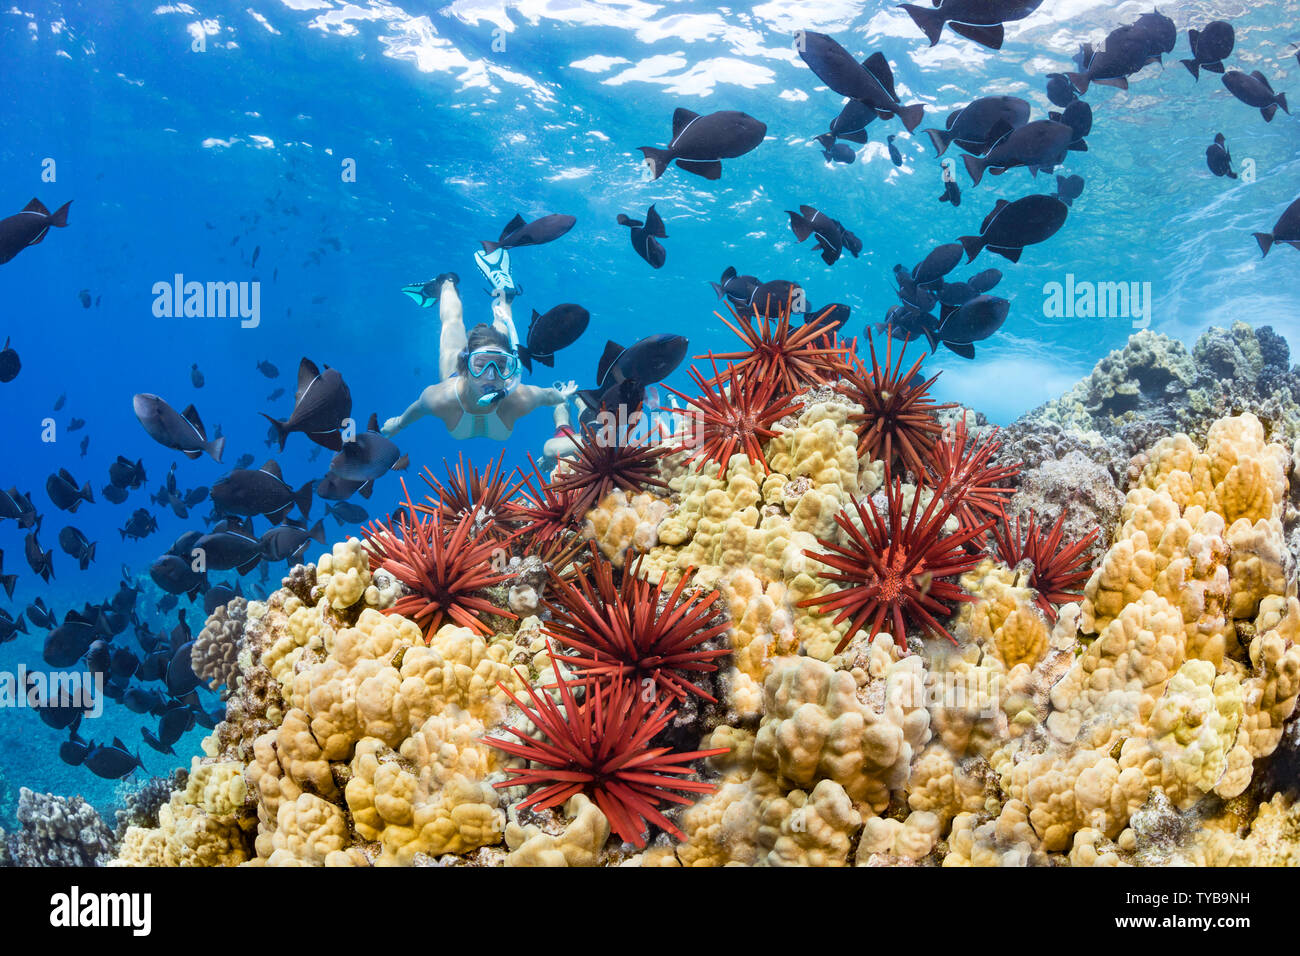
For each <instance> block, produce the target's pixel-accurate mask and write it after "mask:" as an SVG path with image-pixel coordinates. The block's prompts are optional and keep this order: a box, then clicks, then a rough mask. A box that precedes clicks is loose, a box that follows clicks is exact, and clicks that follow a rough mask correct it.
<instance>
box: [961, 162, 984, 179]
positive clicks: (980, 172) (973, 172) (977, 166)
mask: <svg viewBox="0 0 1300 956" xmlns="http://www.w3.org/2000/svg"><path fill="white" fill-rule="evenodd" d="M961 160H962V162H963V163H965V164H966V172H968V173H970V178H971V185H973V186H978V185H979V184H980V180H981V179H982V178H983V177H984V165H985V163H984V160H982V159H980V158H979V157H978V156H970V155H966V156H963V157H962V158H961Z"/></svg>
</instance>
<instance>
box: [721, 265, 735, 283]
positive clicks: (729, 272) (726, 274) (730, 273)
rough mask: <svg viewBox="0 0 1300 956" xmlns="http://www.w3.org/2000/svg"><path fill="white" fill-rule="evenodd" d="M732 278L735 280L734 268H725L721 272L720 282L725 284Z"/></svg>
mask: <svg viewBox="0 0 1300 956" xmlns="http://www.w3.org/2000/svg"><path fill="white" fill-rule="evenodd" d="M734 278H736V267H735V266H727V268H726V269H724V270H723V271H722V281H723V282H726V281H727V280H728V279H734Z"/></svg>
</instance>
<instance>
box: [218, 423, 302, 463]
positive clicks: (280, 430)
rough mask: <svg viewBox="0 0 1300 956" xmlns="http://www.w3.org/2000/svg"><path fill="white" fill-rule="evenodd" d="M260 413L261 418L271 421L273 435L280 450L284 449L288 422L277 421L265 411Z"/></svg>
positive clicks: (287, 435) (287, 433) (287, 434)
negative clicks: (273, 430)
mask: <svg viewBox="0 0 1300 956" xmlns="http://www.w3.org/2000/svg"><path fill="white" fill-rule="evenodd" d="M261 414H262V417H263V418H265V419H266V420H267V421H268V422H270V423H271V427H272V428H274V429H275V437H276V440H277V441H279V443H280V451H284V441H285V439H286V438H288V437H289V429H288V427H287V426H288V424H289V423H288V422H281V421H277V420H276V419H274V418H272V417H271V416H270V415H268V414H266V412H262V413H261ZM218 460H220V459H218Z"/></svg>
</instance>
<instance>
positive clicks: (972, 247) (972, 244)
mask: <svg viewBox="0 0 1300 956" xmlns="http://www.w3.org/2000/svg"><path fill="white" fill-rule="evenodd" d="M957 241H958V242H960V243H961V247H962V248H963V249H965V250H966V261H967V262H973V261H974V260H975V257H976V256H978V255H979V254H980V250H981V249H983V248H984V240H983V238H982V237H980V236H959V237H958V238H957Z"/></svg>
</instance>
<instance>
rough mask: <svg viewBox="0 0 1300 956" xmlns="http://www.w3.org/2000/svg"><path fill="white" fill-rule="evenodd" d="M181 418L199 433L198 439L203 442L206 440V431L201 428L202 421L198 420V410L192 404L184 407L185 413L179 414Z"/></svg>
mask: <svg viewBox="0 0 1300 956" xmlns="http://www.w3.org/2000/svg"><path fill="white" fill-rule="evenodd" d="M181 418H183V419H185V420H186V421H187V422H189V423H190V425H191V426H192V427H193V428H194V430H195V431H196V432H198V433H199V437H200V438H202V439H203V440H204V441H207V440H208V433H207V430H206V429H205V428H204V427H203V419H201V418H199V410H198V409H197V408H195V407H194V405H193V404H190V405H186V406H185V411H183V412H181Z"/></svg>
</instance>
